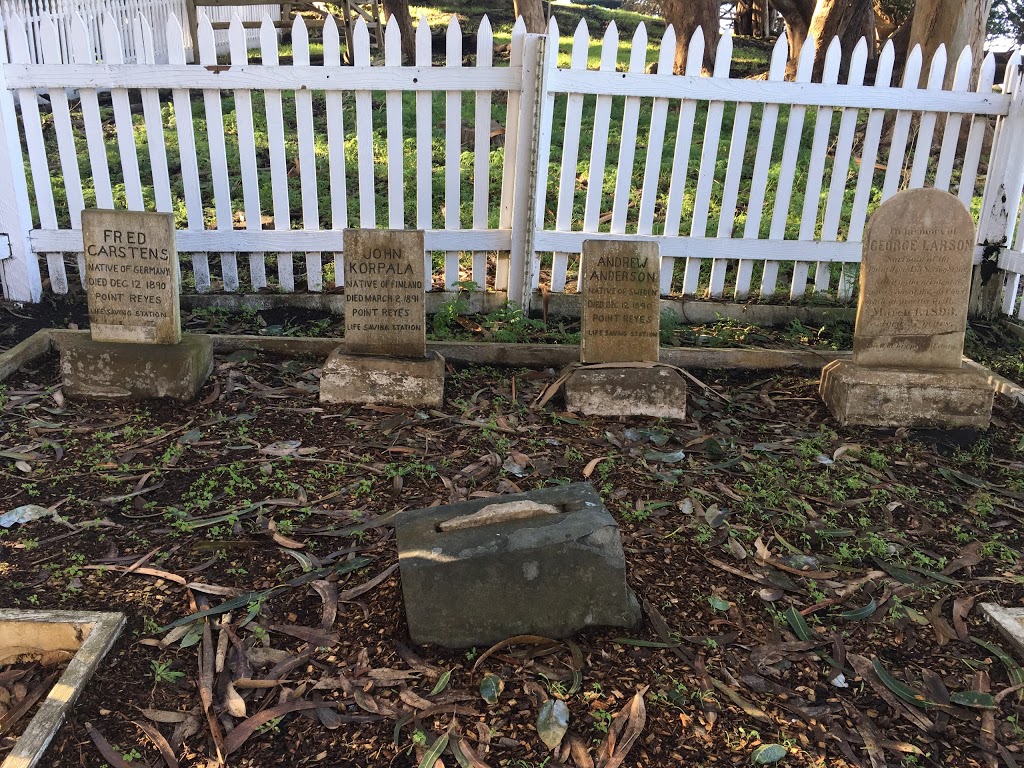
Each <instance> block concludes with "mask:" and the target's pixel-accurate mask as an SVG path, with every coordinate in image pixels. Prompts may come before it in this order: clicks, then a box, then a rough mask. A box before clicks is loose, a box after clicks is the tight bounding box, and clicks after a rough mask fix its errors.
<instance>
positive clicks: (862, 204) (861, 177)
mask: <svg viewBox="0 0 1024 768" xmlns="http://www.w3.org/2000/svg"><path fill="white" fill-rule="evenodd" d="M895 59H896V53H895V48H894V47H893V44H892V40H890V41H889V42H887V43H886V44H885V47H884V48H882V53H881V54H880V55H879V57H878V67H877V69H876V70H875V82H876V83H878V84H879V85H880V87H883V88H884V87H888V85H889V83H890V82H891V81H892V69H893V64H894V63H895ZM885 115H886V111H885V110H884V109H873V110H871V111H870V112H869V113H868V122H867V127H866V128H865V130H864V144H863V148H862V150H861V158H860V170H859V171H858V173H857V186H856V188H855V190H854V194H853V207H852V209H851V212H850V228H849V231H848V234H847V238H846V239H847V240H854V241H856V242H860V241H861V239H862V237H863V233H864V224H865V222H866V221H867V211H868V202H869V201H870V199H871V190H872V187H873V186H874V177H875V163H876V162H877V160H878V145H879V143H880V140H881V136H882V126H883V122H884V120H885ZM845 285H846V283H845V282H844V283H843V286H845ZM842 289H843V287H842V286H841V290H842Z"/></svg>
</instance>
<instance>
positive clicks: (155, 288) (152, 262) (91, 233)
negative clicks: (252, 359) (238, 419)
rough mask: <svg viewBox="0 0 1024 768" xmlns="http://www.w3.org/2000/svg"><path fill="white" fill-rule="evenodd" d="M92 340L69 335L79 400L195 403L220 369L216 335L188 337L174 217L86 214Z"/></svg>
mask: <svg viewBox="0 0 1024 768" xmlns="http://www.w3.org/2000/svg"><path fill="white" fill-rule="evenodd" d="M82 245H83V250H84V252H85V287H86V298H87V301H88V305H89V326H90V338H85V337H84V336H68V337H62V339H61V341H60V352H61V371H62V374H63V377H64V392H65V393H66V394H67V395H69V396H71V397H83V398H99V399H119V398H136V399H145V398H154V397H173V398H175V399H178V400H191V399H192V398H193V397H195V395H196V393H197V392H198V391H199V389H200V388H201V387H202V386H203V383H204V382H205V381H206V377H207V376H209V374H210V371H211V370H212V368H213V344H212V342H211V340H210V338H209V337H208V336H203V335H186V336H182V333H181V315H180V309H179V302H178V292H179V277H178V254H177V249H176V248H175V242H174V218H173V216H172V215H171V214H169V213H144V212H139V211H112V210H95V209H87V210H84V211H82Z"/></svg>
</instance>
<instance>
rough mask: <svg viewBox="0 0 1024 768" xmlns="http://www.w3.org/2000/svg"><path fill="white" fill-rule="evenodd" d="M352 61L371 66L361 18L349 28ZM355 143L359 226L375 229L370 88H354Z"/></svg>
mask: <svg viewBox="0 0 1024 768" xmlns="http://www.w3.org/2000/svg"><path fill="white" fill-rule="evenodd" d="M352 54H353V61H354V62H355V65H356V66H357V67H369V66H370V32H369V30H368V29H367V28H366V22H365V21H363V19H362V18H360V19H359V20H358V21H357V22H356V26H355V30H354V31H353V32H352ZM355 100H356V147H357V150H358V152H357V161H358V170H359V176H358V178H359V226H360V227H362V228H363V229H374V228H375V227H376V226H377V210H376V205H377V201H376V190H375V187H374V178H373V176H374V169H373V118H372V117H371V114H370V113H371V110H372V108H373V102H372V99H371V94H370V91H369V90H366V89H362V90H357V91H356V93H355Z"/></svg>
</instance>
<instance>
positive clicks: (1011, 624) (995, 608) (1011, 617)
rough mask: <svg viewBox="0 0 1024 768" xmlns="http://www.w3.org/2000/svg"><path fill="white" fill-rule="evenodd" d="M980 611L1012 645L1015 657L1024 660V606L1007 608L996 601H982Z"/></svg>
mask: <svg viewBox="0 0 1024 768" xmlns="http://www.w3.org/2000/svg"><path fill="white" fill-rule="evenodd" d="M981 612H982V613H983V614H985V616H986V617H987V618H988V620H989V622H990V623H991V624H992V625H993V626H994V627H995V628H996V629H998V630H999V634H1001V635H1002V636H1003V637H1005V638H1006V640H1007V641H1008V642H1009V643H1010V645H1012V646H1013V650H1014V651H1015V653H1016V655H1017V658H1018V659H1020V660H1021V661H1022V662H1024V608H1007V607H1005V606H1002V605H999V604H998V603H982V604H981Z"/></svg>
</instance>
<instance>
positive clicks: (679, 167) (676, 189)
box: [661, 27, 704, 295]
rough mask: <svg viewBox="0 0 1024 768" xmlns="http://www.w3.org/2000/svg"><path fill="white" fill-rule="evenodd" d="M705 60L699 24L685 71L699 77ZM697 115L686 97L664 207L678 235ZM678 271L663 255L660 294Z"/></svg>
mask: <svg viewBox="0 0 1024 768" xmlns="http://www.w3.org/2000/svg"><path fill="white" fill-rule="evenodd" d="M703 61H704V30H703V28H701V27H697V29H696V30H695V31H694V33H693V34H692V35H691V36H690V45H689V46H688V47H687V49H686V74H687V75H688V76H689V77H697V76H699V75H700V72H701V62H703ZM696 115H697V102H696V101H695V100H693V99H683V101H682V103H681V104H680V106H679V123H678V125H677V126H676V146H675V150H674V151H673V154H672V179H671V181H669V186H668V203H667V204H666V206H665V234H666V235H668V236H669V237H675V236H676V235H678V234H679V227H680V222H681V221H682V216H683V193H684V192H685V191H686V180H687V176H688V174H689V169H690V146H691V142H692V141H693V122H694V120H695V119H696ZM674 273H675V258H674V257H672V256H666V255H664V254H662V257H661V293H662V295H665V294H668V293H671V292H672V278H673V276H674Z"/></svg>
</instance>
